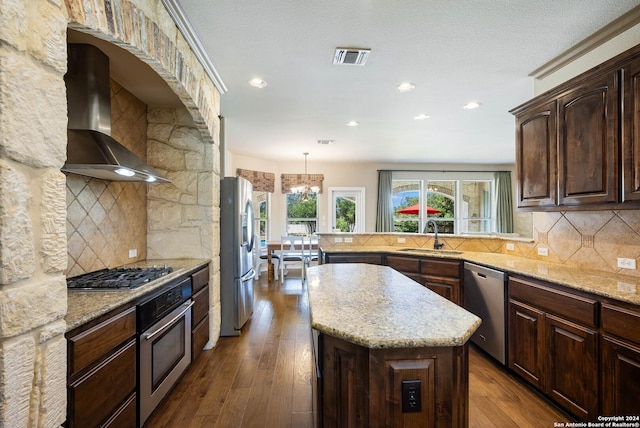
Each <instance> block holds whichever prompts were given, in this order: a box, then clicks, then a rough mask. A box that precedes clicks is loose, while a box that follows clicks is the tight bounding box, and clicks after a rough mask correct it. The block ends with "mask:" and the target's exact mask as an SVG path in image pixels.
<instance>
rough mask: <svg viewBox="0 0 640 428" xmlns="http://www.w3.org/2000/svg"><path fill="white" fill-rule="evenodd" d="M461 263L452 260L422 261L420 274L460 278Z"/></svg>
mask: <svg viewBox="0 0 640 428" xmlns="http://www.w3.org/2000/svg"><path fill="white" fill-rule="evenodd" d="M461 263H462V262H459V261H450V260H438V259H422V261H421V262H420V273H422V274H425V275H432V276H448V277H451V278H460V267H461Z"/></svg>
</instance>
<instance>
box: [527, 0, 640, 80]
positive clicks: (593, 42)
mask: <svg viewBox="0 0 640 428" xmlns="http://www.w3.org/2000/svg"><path fill="white" fill-rule="evenodd" d="M639 22H640V6H636V7H635V8H633V9H631V10H630V11H629V12H627V13H625V14H624V15H622V16H621V17H619V18H618V19H616V20H614V21H612V22H611V23H609V24H608V25H605V26H604V27H602V28H601V29H600V30H598V31H596V32H595V33H593V34H592V35H591V36H589V37H587V38H586V39H584V40H582V41H580V42H578V43H577V44H576V45H575V46H573V47H572V48H571V49H568V50H567V51H565V52H563V53H562V54H560V55H558V56H557V57H555V58H553V59H551V60H550V61H548V62H546V63H545V64H543V65H542V66H540V67H538V68H536V69H535V70H533V71H532V72H531V73H529V76H531V77H534V78H536V79H543V78H545V77H547V76H548V75H550V74H551V73H553V72H555V71H557V70H559V69H561V68H562V67H564V66H566V65H567V64H569V63H571V62H573V61H575V60H576V59H578V58H580V57H581V56H583V55H584V54H586V53H588V52H590V51H592V50H593V49H595V48H597V47H598V46H600V45H602V44H604V43H605V42H608V41H609V40H611V39H613V38H614V37H616V36H618V35H620V34H622V33H624V32H625V31H627V30H628V29H630V28H631V27H633V26H635V25H636V24H638V23H639Z"/></svg>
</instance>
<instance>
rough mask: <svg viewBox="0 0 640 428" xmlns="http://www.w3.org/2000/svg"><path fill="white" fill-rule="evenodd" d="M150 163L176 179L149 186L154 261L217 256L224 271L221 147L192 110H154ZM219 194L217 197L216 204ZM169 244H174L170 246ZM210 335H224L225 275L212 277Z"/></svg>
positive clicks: (150, 117)
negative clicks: (209, 137)
mask: <svg viewBox="0 0 640 428" xmlns="http://www.w3.org/2000/svg"><path fill="white" fill-rule="evenodd" d="M148 123H149V128H148V131H147V136H148V138H149V141H148V146H147V147H148V149H147V150H148V155H147V162H148V163H149V164H150V165H151V166H153V167H154V168H155V169H157V170H158V171H159V172H161V173H162V174H163V175H164V176H165V177H167V178H168V179H169V180H171V184H163V185H161V186H150V187H149V190H148V202H147V219H148V223H147V255H148V258H150V259H172V258H183V257H193V258H203V259H213V262H212V263H213V264H212V270H213V271H215V272H219V269H220V268H219V266H218V258H217V257H215V258H214V257H213V255H214V254H215V255H218V254H219V253H220V249H219V239H218V240H215V241H212V240H211V236H216V237H218V236H220V228H219V226H220V222H219V218H220V212H219V208H218V205H219V203H218V199H219V193H220V186H219V180H220V177H219V175H218V174H214V173H213V171H214V167H213V166H214V164H215V165H218V164H217V163H216V154H217V153H218V151H217V148H216V147H215V146H213V145H212V144H210V143H208V142H207V141H203V138H202V136H201V134H200V132H199V131H198V129H197V128H196V126H195V123H194V122H193V119H192V118H191V116H190V115H189V112H188V111H187V110H186V109H184V108H182V109H166V108H149V113H148ZM214 195H218V196H216V199H215V204H214ZM168 243H170V245H167V244H168ZM211 281H212V282H211V293H210V302H209V303H210V308H211V310H210V311H209V312H210V316H209V320H210V321H209V322H210V333H211V337H212V342H211V344H210V346H213V344H215V341H216V340H217V338H218V336H219V335H220V287H219V285H220V277H219V275H217V276H215V277H213V278H212V279H211Z"/></svg>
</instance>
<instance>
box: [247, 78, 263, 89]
mask: <svg viewBox="0 0 640 428" xmlns="http://www.w3.org/2000/svg"><path fill="white" fill-rule="evenodd" d="M249 85H251V86H253V87H254V88H264V87H265V86H267V82H265V81H264V80H262V79H259V78H257V77H254V78H253V79H251V80H249Z"/></svg>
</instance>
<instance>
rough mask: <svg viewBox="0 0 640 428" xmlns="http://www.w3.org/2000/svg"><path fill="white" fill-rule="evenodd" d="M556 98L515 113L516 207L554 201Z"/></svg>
mask: <svg viewBox="0 0 640 428" xmlns="http://www.w3.org/2000/svg"><path fill="white" fill-rule="evenodd" d="M557 144H558V143H557V139H556V102H555V100H554V101H549V102H544V103H542V104H541V105H539V106H534V107H531V108H529V109H527V110H526V111H523V112H522V113H521V114H518V115H517V116H516V166H517V176H518V207H553V206H555V205H556V203H557V200H558V198H557V184H556V183H557V180H558V165H557V161H556V160H557V153H556V148H557Z"/></svg>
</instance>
